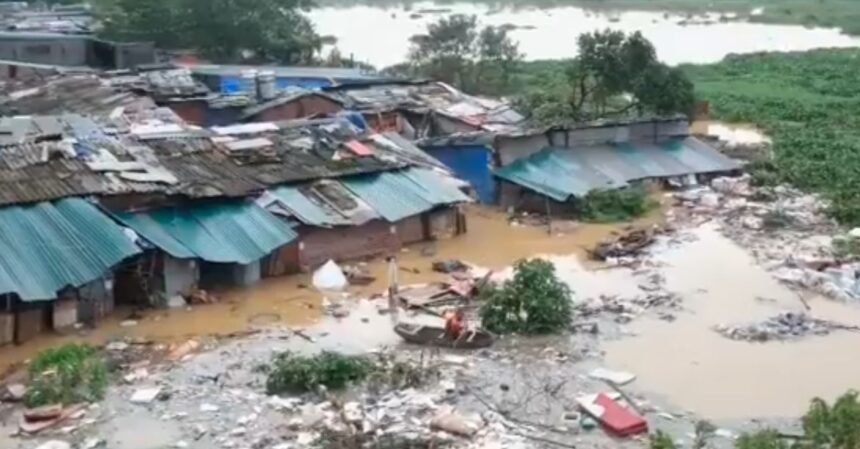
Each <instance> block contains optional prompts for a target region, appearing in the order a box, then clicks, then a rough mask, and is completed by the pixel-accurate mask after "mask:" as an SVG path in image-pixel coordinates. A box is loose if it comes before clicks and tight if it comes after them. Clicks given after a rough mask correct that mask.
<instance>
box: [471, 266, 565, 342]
mask: <svg viewBox="0 0 860 449" xmlns="http://www.w3.org/2000/svg"><path fill="white" fill-rule="evenodd" d="M570 296H571V292H570V289H569V288H568V287H567V284H565V283H563V282H561V281H560V280H559V279H558V278H557V277H556V275H555V266H554V265H553V264H552V263H550V262H548V261H546V260H542V259H532V260H520V261H518V262H517V263H516V264H515V265H514V277H513V279H510V280H508V281H505V283H504V284H503V285H502V286H500V287H496V286H490V287H487V288H485V289H484V290H483V291H482V292H481V298H482V299H483V303H484V305H483V306H482V307H481V325H482V326H483V327H484V328H486V329H487V330H489V331H491V332H495V333H497V334H510V333H521V334H551V333H555V332H559V331H561V330H563V329H565V328H566V327H567V326H568V325H569V324H570V319H571V316H572V313H573V312H572V308H571V298H570Z"/></svg>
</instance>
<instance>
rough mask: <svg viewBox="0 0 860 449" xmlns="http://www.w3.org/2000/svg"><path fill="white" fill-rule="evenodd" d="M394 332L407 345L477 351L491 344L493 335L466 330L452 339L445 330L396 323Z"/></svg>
mask: <svg viewBox="0 0 860 449" xmlns="http://www.w3.org/2000/svg"><path fill="white" fill-rule="evenodd" d="M394 332H395V333H397V335H399V336H400V337H401V338H403V339H404V340H406V341H407V342H409V343H414V344H417V345H426V346H438V347H441V348H457V349H478V348H486V347H488V346H490V345H492V344H493V341H494V340H495V338H494V337H493V334H491V333H489V332H487V331H485V330H481V329H475V330H467V331H465V332H463V335H461V336H460V338H458V339H456V340H455V339H452V338H450V337H449V336H448V335H447V334H445V329H444V328H441V327H436V326H424V325H420V324H408V323H398V324H397V325H396V326H394Z"/></svg>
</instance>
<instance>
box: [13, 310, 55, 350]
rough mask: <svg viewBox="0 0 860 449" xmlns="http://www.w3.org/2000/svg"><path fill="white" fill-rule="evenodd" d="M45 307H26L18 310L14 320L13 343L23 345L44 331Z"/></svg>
mask: <svg viewBox="0 0 860 449" xmlns="http://www.w3.org/2000/svg"><path fill="white" fill-rule="evenodd" d="M46 310H48V309H47V308H46V307H45V305H42V304H37V305H35V306H32V305H28V306H27V308H26V309H22V310H18V312H17V313H16V319H15V343H18V344H21V343H25V342H27V341H29V340H31V339H33V338H34V337H36V336H37V335H39V334H41V333H42V332H43V331H44V330H46V326H45V322H46V320H45V311H46Z"/></svg>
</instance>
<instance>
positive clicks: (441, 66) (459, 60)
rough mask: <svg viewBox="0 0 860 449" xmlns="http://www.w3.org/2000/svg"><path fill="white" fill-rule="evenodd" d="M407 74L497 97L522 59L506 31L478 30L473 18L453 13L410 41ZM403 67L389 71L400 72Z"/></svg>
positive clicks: (502, 29)
mask: <svg viewBox="0 0 860 449" xmlns="http://www.w3.org/2000/svg"><path fill="white" fill-rule="evenodd" d="M410 41H411V43H412V48H411V50H410V54H409V66H408V68H409V69H410V70H409V71H408V72H409V73H410V74H412V75H420V76H425V77H428V78H432V79H436V80H439V81H444V82H447V83H449V84H452V85H454V86H457V87H459V88H461V89H464V90H466V91H471V92H479V93H487V94H499V93H503V92H506V91H507V89H508V88H509V86H510V81H511V74H512V73H513V71H514V70H515V69H516V66H517V65H518V64H519V62H520V61H521V60H522V55H521V54H520V52H519V48H518V46H517V44H516V43H515V42H514V41H513V40H511V38H510V36H509V35H508V31H507V30H506V29H504V28H500V27H492V26H488V27H485V28H483V29H482V30H481V31H480V32H479V31H478V20H477V18H476V17H475V16H467V15H463V14H455V15H452V16H450V17H443V18H441V19H439V21H437V22H435V23H432V24H430V25H429V26H428V27H427V32H426V33H424V34H417V35H414V36H412V37H411V38H410ZM404 68H406V67H404V66H398V67H396V68H391V69H389V72H391V71H393V70H396V71H398V72H399V73H402V72H403V69H404Z"/></svg>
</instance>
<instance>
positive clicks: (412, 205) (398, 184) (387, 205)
mask: <svg viewBox="0 0 860 449" xmlns="http://www.w3.org/2000/svg"><path fill="white" fill-rule="evenodd" d="M341 182H342V183H343V185H345V186H346V188H348V189H349V190H351V191H352V192H353V193H355V194H356V195H357V196H358V197H359V198H361V199H362V200H364V201H365V202H366V203H367V204H369V205H370V207H372V208H373V209H375V210H376V211H377V212H379V215H381V216H382V217H383V218H385V219H386V220H388V221H390V222H395V221H400V220H402V219H404V218H406V217H411V216H413V215H418V214H420V213H423V212H426V211H428V210H430V209H433V208H434V207H436V206H440V205H443V204H451V203H455V202H461V201H468V200H469V197H467V196H466V195H464V194H463V193H461V192H459V190H458V189H457V188H456V187H454V186H453V185H451V184H450V183H447V182H445V180H444V179H442V175H439V174H437V173H435V172H433V171H432V170H428V169H423V168H414V167H413V168H408V169H405V170H399V171H393V172H383V173H376V174H373V175H366V176H356V177H351V178H345V179H343V180H341Z"/></svg>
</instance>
